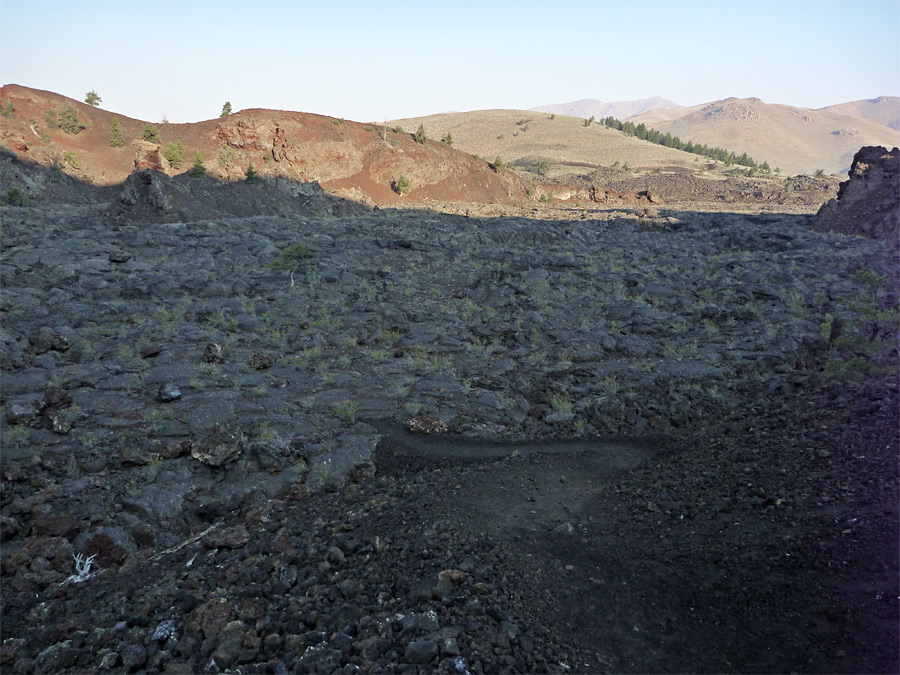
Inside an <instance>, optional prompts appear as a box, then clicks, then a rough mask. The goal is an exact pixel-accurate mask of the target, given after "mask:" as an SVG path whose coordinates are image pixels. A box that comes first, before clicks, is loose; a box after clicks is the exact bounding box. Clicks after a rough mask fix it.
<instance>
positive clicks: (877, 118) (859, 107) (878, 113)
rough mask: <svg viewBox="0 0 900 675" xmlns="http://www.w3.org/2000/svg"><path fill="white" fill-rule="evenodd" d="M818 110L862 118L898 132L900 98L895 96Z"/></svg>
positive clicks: (899, 127)
mask: <svg viewBox="0 0 900 675" xmlns="http://www.w3.org/2000/svg"><path fill="white" fill-rule="evenodd" d="M819 110H820V111H823V112H824V111H830V112H836V113H840V114H842V115H851V116H854V117H862V118H863V119H866V120H869V121H871V122H877V123H878V124H883V125H884V126H886V127H890V128H891V129H896V130H900V97H897V96H879V97H878V98H869V99H864V100H862V101H850V102H849V103H840V104H838V105H830V106H828V107H826V108H819Z"/></svg>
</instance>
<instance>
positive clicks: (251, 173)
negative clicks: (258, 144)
mask: <svg viewBox="0 0 900 675" xmlns="http://www.w3.org/2000/svg"><path fill="white" fill-rule="evenodd" d="M246 176H247V182H248V183H255V182H256V181H258V180H259V174H258V173H256V169H254V168H253V162H250V164H248V165H247V173H246Z"/></svg>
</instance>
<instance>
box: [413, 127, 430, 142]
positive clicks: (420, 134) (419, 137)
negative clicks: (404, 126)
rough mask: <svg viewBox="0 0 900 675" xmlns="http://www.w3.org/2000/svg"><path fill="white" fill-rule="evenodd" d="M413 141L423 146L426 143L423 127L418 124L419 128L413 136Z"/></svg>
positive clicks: (426, 137) (426, 138)
mask: <svg viewBox="0 0 900 675" xmlns="http://www.w3.org/2000/svg"><path fill="white" fill-rule="evenodd" d="M413 140H414V141H415V142H416V143H421V144H422V145H425V144H426V143H427V142H428V136H426V135H425V125H424V124H420V125H419V128H418V129H416V133H414V134H413Z"/></svg>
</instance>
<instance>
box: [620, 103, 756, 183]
mask: <svg viewBox="0 0 900 675" xmlns="http://www.w3.org/2000/svg"><path fill="white" fill-rule="evenodd" d="M602 124H604V125H606V126H607V127H609V128H610V129H617V130H619V131H621V132H622V133H624V134H625V135H626V136H634V137H636V138H640V139H641V140H644V141H649V142H650V143H655V144H656V145H662V146H664V147H667V148H674V149H675V150H684V151H685V152H690V153H693V154H695V155H703V156H704V157H709V158H710V159H712V160H714V161H717V162H723V163H724V164H725V165H726V166H730V165H731V164H739V165H741V166H746V167H750V168H756V167H759V168H761V169H762V170H763V171H768V166H769V165H768V163H767V162H763V165H764V167H765V168H762V167H761V166H760V165H758V164H757V163H756V160H754V159H753V158H752V157H750V156H749V155H748V154H747V153H746V152H745V153H743V154H742V155H740V156H738V155H735V154H734V152H729V151H728V150H725V149H724V148H710V147H709V146H707V145H704V144H702V143H694V142H693V141H688V142H687V143H685V142H683V141H682V140H681V139H680V138H678V136H673V135H672V134H670V133H668V132H666V133H662V132H661V131H657V130H656V129H652V128H648V127H647V125H646V124H644V123H643V122H641V123H640V124H638V125H635V124H634V122H627V121H626V122H621V121H619V120H617V119H616V118H615V117H613V116H612V115H610V116H609V117H606V118H605V119H603V120H602Z"/></svg>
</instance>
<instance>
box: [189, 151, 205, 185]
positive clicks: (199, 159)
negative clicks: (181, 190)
mask: <svg viewBox="0 0 900 675" xmlns="http://www.w3.org/2000/svg"><path fill="white" fill-rule="evenodd" d="M190 173H191V176H193V177H194V178H197V177H198V176H203V175H205V174H206V166H205V165H204V164H203V155H201V154H200V150H199V149H198V150H197V151H196V152H194V164H193V165H192V166H191V172H190Z"/></svg>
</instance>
